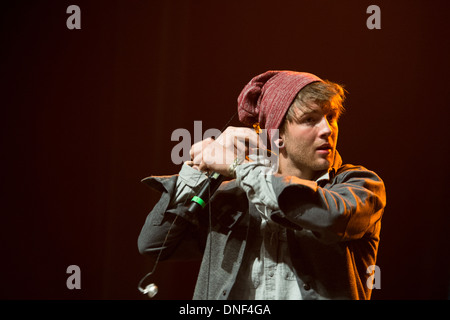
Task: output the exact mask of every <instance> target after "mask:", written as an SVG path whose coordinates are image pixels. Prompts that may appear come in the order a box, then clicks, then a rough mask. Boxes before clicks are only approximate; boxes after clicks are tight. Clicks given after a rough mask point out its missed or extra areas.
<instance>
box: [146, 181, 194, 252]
mask: <svg viewBox="0 0 450 320" xmlns="http://www.w3.org/2000/svg"><path fill="white" fill-rule="evenodd" d="M177 179H178V175H174V176H160V177H149V178H146V179H144V180H142V182H144V183H146V184H147V185H149V186H150V187H152V188H153V189H155V190H156V191H158V192H160V193H161V198H160V199H159V201H158V202H157V203H156V205H155V206H154V207H153V209H152V211H151V212H150V213H149V214H148V216H147V218H146V220H145V223H144V225H143V227H142V229H141V232H140V234H139V237H138V249H139V252H140V253H141V254H146V255H149V256H150V257H153V258H156V257H157V256H158V255H159V253H160V252H161V256H160V259H161V260H164V259H167V258H168V257H169V256H170V257H171V258H173V259H191V258H192V259H194V258H198V252H197V250H194V249H195V248H196V247H197V245H192V242H195V243H196V242H197V241H196V239H194V238H190V235H192V232H191V231H192V229H193V228H194V226H195V225H196V218H195V217H192V216H190V215H189V214H187V210H186V207H185V206H184V205H183V203H174V201H172V199H173V197H174V194H175V189H176V184H177ZM181 239H183V241H181ZM180 247H182V248H181V249H180ZM161 250H162V251H161Z"/></svg>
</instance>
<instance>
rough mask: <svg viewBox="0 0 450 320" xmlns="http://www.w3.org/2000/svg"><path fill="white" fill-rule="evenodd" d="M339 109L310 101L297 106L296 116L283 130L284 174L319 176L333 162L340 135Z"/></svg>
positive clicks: (314, 177) (305, 177) (315, 177)
mask: <svg viewBox="0 0 450 320" xmlns="http://www.w3.org/2000/svg"><path fill="white" fill-rule="evenodd" d="M337 120H338V110H337V109H334V108H327V109H322V108H321V107H320V106H318V105H316V104H314V103H311V104H310V105H309V108H302V109H299V108H297V109H296V120H295V121H293V122H287V123H286V126H285V130H284V133H282V134H280V137H281V138H282V139H283V140H284V145H285V148H284V151H283V152H282V153H281V157H282V158H283V160H282V162H280V171H281V173H282V174H288V175H296V176H298V177H300V178H303V179H317V178H318V177H319V175H320V174H323V173H325V172H326V171H327V170H328V169H329V168H330V167H331V165H332V164H333V160H334V156H335V153H336V144H337V138H338V124H337Z"/></svg>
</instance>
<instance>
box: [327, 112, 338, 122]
mask: <svg viewBox="0 0 450 320" xmlns="http://www.w3.org/2000/svg"><path fill="white" fill-rule="evenodd" d="M327 120H328V122H334V121H336V120H337V115H336V113H330V114H328V115H327Z"/></svg>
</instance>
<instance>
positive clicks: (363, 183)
mask: <svg viewBox="0 0 450 320" xmlns="http://www.w3.org/2000/svg"><path fill="white" fill-rule="evenodd" d="M177 178H178V176H177V175H173V176H159V177H156V176H152V177H148V178H146V179H144V180H143V182H144V183H146V184H148V185H149V186H151V187H152V188H153V189H155V190H157V191H159V192H161V194H162V195H161V198H160V200H159V201H158V203H157V204H156V205H155V207H154V208H153V210H152V211H151V212H150V213H149V215H148V216H147V219H146V221H145V224H144V226H143V228H142V230H141V233H140V235H139V239H138V247H139V251H140V252H141V253H142V254H148V255H149V256H150V257H152V258H153V259H156V257H157V256H158V254H159V253H160V251H161V250H162V251H161V256H160V259H168V258H176V259H195V258H202V259H203V260H202V263H201V267H200V271H199V276H198V279H197V284H196V287H195V292H194V299H227V298H228V296H229V294H230V292H231V290H232V289H233V285H234V283H235V280H236V277H237V274H238V272H239V269H240V267H241V262H242V260H243V257H244V254H245V250H246V248H247V249H248V247H249V245H248V243H249V242H250V241H251V240H252V239H253V238H254V235H255V234H254V233H255V232H259V224H260V214H259V212H258V211H257V210H256V208H255V206H254V205H253V204H252V203H251V202H249V201H248V199H247V197H246V194H245V192H244V191H243V190H242V189H241V188H240V187H239V186H237V184H236V181H235V180H232V181H229V182H226V183H223V184H222V185H221V187H220V188H219V190H218V191H217V192H216V193H215V195H214V197H213V200H212V201H211V207H210V208H209V207H208V206H206V207H205V209H204V210H203V212H200V213H199V214H198V215H196V216H191V215H189V214H188V213H187V207H186V206H184V205H182V204H177V205H174V206H170V203H171V199H172V198H173V196H174V193H175V186H176V181H177ZM272 186H273V189H274V191H275V194H276V196H277V199H278V205H279V208H280V210H278V211H274V212H273V213H272V214H271V216H270V218H271V219H272V220H273V221H275V222H276V223H279V224H281V225H282V226H284V227H286V228H287V238H288V244H289V250H290V253H291V260H292V262H293V266H294V270H295V273H296V276H297V280H298V283H299V287H300V290H301V294H302V297H303V299H370V295H371V289H369V288H368V287H367V285H366V281H367V279H368V277H369V276H370V274H369V273H368V272H367V269H368V267H369V266H370V265H375V263H376V256H377V251H378V244H379V240H380V236H379V235H380V227H381V217H382V214H383V211H384V208H385V205H386V193H385V187H384V183H383V181H382V180H381V179H380V178H379V177H378V175H376V174H375V173H374V172H372V171H369V170H367V169H365V168H364V167H362V166H354V165H342V160H341V159H340V156H339V158H338V159H336V161H335V163H334V165H333V168H332V169H331V171H330V180H329V181H323V182H317V183H316V182H313V181H309V180H303V179H299V178H297V177H283V176H279V175H274V176H273V177H272ZM209 210H211V212H212V214H211V225H209V220H210V219H209V215H208V211H209ZM175 217H178V218H176V219H175ZM169 229H170V232H169V233H168V231H169ZM166 236H167V239H166V243H165V245H164V248H163V247H162V244H163V242H164V239H165V238H166ZM205 248H207V250H205ZM210 255H211V256H210Z"/></svg>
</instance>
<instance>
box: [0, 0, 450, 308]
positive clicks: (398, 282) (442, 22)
mask: <svg viewBox="0 0 450 320" xmlns="http://www.w3.org/2000/svg"><path fill="white" fill-rule="evenodd" d="M71 4H77V5H79V6H80V8H81V27H82V29H81V30H68V29H67V28H66V19H67V17H68V16H69V15H68V14H66V8H67V7H68V6H69V5H71ZM371 4H377V5H379V6H380V8H381V26H382V29H381V30H368V29H367V27H366V19H367V18H368V16H369V15H368V14H367V13H366V9H367V7H368V6H369V5H371ZM449 9H450V8H449V6H448V4H447V2H446V1H424V0H423V1H406V0H403V1H395V3H393V1H378V0H377V1H370V2H369V1H356V0H355V1H331V0H330V1H226V2H223V1H76V2H74V3H73V2H69V1H15V2H12V3H9V4H8V5H6V4H2V5H1V9H0V11H1V33H0V34H1V53H0V58H1V60H0V68H1V69H0V70H1V75H0V77H1V96H0V99H1V100H0V101H1V111H2V116H1V170H0V183H1V201H0V208H1V209H0V210H1V224H0V226H1V236H0V241H1V243H0V250H1V251H0V254H1V255H0V257H1V260H0V261H1V262H0V266H1V269H0V297H1V298H2V299H144V297H143V296H142V295H141V294H140V293H139V292H138V291H137V284H138V282H139V280H140V278H141V277H142V276H143V275H144V274H146V273H147V272H148V271H150V269H151V268H152V265H150V264H149V262H148V261H147V259H146V258H145V257H143V256H141V255H139V253H138V251H137V244H136V242H137V237H138V234H139V231H140V228H141V226H142V224H143V222H144V219H145V217H146V215H147V213H148V212H149V211H150V209H151V208H152V206H153V204H154V203H155V202H156V201H157V199H158V195H157V194H156V193H154V192H152V191H151V190H150V189H148V188H147V187H145V186H144V185H142V184H141V183H140V179H141V178H143V177H145V176H148V175H152V174H171V173H176V172H178V170H179V166H178V165H174V164H173V163H172V161H171V157H170V152H171V150H172V148H173V147H174V146H175V145H176V144H177V142H176V141H171V134H172V132H173V131H174V130H175V129H177V128H186V129H188V130H189V131H191V133H192V134H193V129H194V121H195V120H201V121H202V123H203V130H206V129H208V128H218V129H221V128H222V127H223V125H224V124H225V123H226V122H227V120H228V119H229V118H230V117H231V116H232V115H233V113H234V112H235V110H236V99H237V96H238V94H239V92H240V90H241V89H242V87H243V86H244V85H245V84H246V83H247V82H248V81H249V80H250V79H251V78H252V77H253V76H255V75H257V74H259V73H262V72H264V71H266V70H269V69H290V70H297V71H308V72H312V73H315V74H317V75H318V76H320V77H322V78H325V79H329V80H332V81H336V82H339V83H343V84H345V86H346V88H347V90H348V91H349V95H348V100H347V103H346V105H347V113H346V114H345V116H344V117H343V118H342V120H341V122H340V138H339V147H338V149H339V151H340V153H341V155H342V157H343V159H344V161H345V162H347V163H353V164H362V165H364V166H366V167H367V168H370V169H372V170H374V171H376V172H377V173H379V175H380V176H381V177H382V178H383V179H384V181H385V183H386V186H387V193H388V205H387V208H386V211H385V215H384V218H383V227H382V232H381V236H382V240H381V244H380V251H379V259H378V262H377V264H378V265H379V267H380V269H381V289H380V290H374V293H373V299H447V297H448V292H449V290H448V289H449V272H448V271H449V269H450V266H449V256H448V252H449V250H448V245H449V241H448V231H449V230H448V225H449V220H448V214H449V209H448V207H449V206H448V202H447V200H448V192H449V189H448V179H449V174H448V163H449V160H448V158H449V143H448V136H449V134H448V130H449V129H448V128H449V114H450V112H449V103H448V95H449V84H450V83H449V77H448V71H449V68H448V57H449V38H450V34H449V28H448V23H447V22H446V21H447V20H448V14H449V12H450V11H449ZM233 124H234V125H237V124H238V123H237V122H233ZM444 200H445V201H444ZM72 264H75V265H78V266H80V268H81V290H69V289H67V287H66V279H67V277H68V274H66V268H67V267H68V266H69V265H72ZM197 267H198V264H197V263H194V262H190V263H186V262H163V263H161V264H160V265H159V266H158V269H157V272H156V273H155V274H154V275H153V276H152V277H151V279H150V280H151V281H155V282H156V283H157V284H158V286H159V287H160V292H159V294H158V295H157V296H156V297H155V298H156V299H190V298H191V296H192V290H193V285H194V282H195V277H196V269H197Z"/></svg>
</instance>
